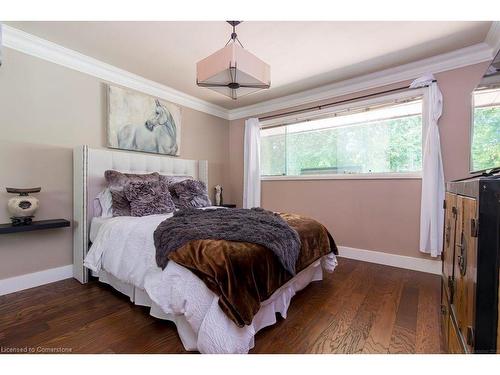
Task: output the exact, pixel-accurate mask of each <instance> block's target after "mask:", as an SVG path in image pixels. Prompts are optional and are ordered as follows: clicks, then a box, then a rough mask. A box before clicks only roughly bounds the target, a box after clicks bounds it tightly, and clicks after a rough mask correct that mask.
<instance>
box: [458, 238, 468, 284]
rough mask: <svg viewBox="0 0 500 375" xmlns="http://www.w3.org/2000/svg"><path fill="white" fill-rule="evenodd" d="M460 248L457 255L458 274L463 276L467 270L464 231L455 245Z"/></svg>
mask: <svg viewBox="0 0 500 375" xmlns="http://www.w3.org/2000/svg"><path fill="white" fill-rule="evenodd" d="M455 246H456V247H458V248H459V249H460V254H459V255H458V256H457V259H458V268H459V269H460V275H462V276H465V273H466V272H467V248H466V247H467V246H466V242H465V236H464V232H462V235H461V236H460V243H458V244H456V245H455Z"/></svg>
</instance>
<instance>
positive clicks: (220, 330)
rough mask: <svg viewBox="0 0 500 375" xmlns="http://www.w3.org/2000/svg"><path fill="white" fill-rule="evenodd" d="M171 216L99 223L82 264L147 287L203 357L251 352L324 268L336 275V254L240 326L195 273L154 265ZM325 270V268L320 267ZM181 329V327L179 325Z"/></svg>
mask: <svg viewBox="0 0 500 375" xmlns="http://www.w3.org/2000/svg"><path fill="white" fill-rule="evenodd" d="M170 216H172V214H168V215H151V216H144V217H129V216H124V217H114V218H110V219H108V220H105V221H104V222H102V223H100V226H99V229H98V231H97V234H96V235H95V239H94V242H93V244H92V246H91V248H90V250H89V252H88V254H87V256H86V258H85V261H84V265H85V266H86V267H88V268H89V269H91V270H93V271H95V272H99V271H100V270H101V269H102V270H104V271H106V272H107V273H110V274H111V275H113V276H114V277H116V278H117V279H119V280H120V281H122V282H125V283H128V284H131V285H133V286H135V287H136V288H140V289H144V290H145V291H146V292H147V294H148V296H149V297H150V298H151V300H152V301H153V302H154V303H156V304H157V305H158V306H159V307H160V308H161V309H162V310H163V311H164V312H165V313H166V314H171V315H184V317H185V319H186V320H187V322H188V323H189V325H190V327H191V329H192V331H193V332H194V334H195V336H196V337H197V339H196V341H197V343H196V347H186V349H187V350H199V351H200V352H201V353H248V351H249V350H250V349H251V348H252V347H253V344H254V335H255V334H256V332H257V331H258V330H260V329H261V328H263V327H265V326H268V325H271V324H274V323H275V322H276V317H275V313H276V312H279V313H280V314H281V315H282V316H283V317H286V311H287V310H288V306H289V303H290V299H291V298H292V297H293V295H294V294H295V293H296V292H297V291H298V290H300V289H302V288H304V287H305V286H307V285H308V284H309V283H310V282H311V281H314V280H321V279H322V268H324V269H325V270H327V271H330V272H331V271H333V269H334V268H335V266H336V264H337V261H336V258H335V256H334V255H333V254H329V255H327V256H325V257H323V258H322V259H321V260H318V261H317V262H315V263H314V264H313V265H311V266H310V267H308V268H307V269H306V270H303V271H302V272H300V273H299V274H297V275H296V276H295V277H294V278H293V279H292V280H290V281H289V282H288V283H287V284H285V285H284V286H282V287H281V288H280V289H279V290H278V291H276V292H275V293H274V294H273V296H271V298H270V299H268V300H267V301H264V302H263V303H262V306H261V309H260V310H259V312H258V313H257V315H256V316H255V317H254V320H253V322H252V324H251V325H249V326H245V327H243V328H239V327H237V326H236V325H235V324H234V322H232V321H231V320H230V319H229V318H228V317H227V316H226V315H225V314H224V313H223V312H222V310H221V309H220V307H219V305H218V297H217V296H216V295H215V294H214V293H213V292H212V291H210V290H209V289H208V288H207V287H206V285H205V284H204V283H203V282H202V281H201V280H200V279H199V278H198V277H197V276H196V275H194V274H193V273H192V272H191V271H189V270H188V269H186V268H184V267H182V266H180V265H178V264H176V263H175V262H172V261H170V262H169V263H168V264H167V267H166V268H165V269H164V270H163V271H162V270H161V268H159V267H158V266H157V265H156V260H155V247H154V241H153V232H154V230H155V229H156V227H157V226H158V224H160V223H161V222H162V221H163V220H165V219H166V218H168V217H170ZM322 266H323V267H322ZM179 328H180V327H179Z"/></svg>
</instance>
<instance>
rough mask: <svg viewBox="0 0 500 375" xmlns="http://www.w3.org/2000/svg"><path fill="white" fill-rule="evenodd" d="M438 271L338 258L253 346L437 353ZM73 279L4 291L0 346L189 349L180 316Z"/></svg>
mask: <svg viewBox="0 0 500 375" xmlns="http://www.w3.org/2000/svg"><path fill="white" fill-rule="evenodd" d="M439 282H440V281H439V276H436V275H430V274H425V273H420V272H415V271H409V270H403V269H399V268H393V267H387V266H382V265H377V264H372V263H365V262H359V261H354V260H350V259H344V258H342V259H339V266H338V268H337V269H336V271H335V272H334V273H333V274H327V275H326V277H325V280H323V281H321V282H313V283H312V284H310V285H309V286H308V287H307V288H306V289H305V290H303V291H301V292H299V293H298V294H297V295H296V296H295V297H294V298H293V299H292V303H291V306H290V308H289V310H288V317H287V319H286V320H284V319H281V318H279V319H278V322H277V323H276V324H275V325H274V326H271V327H267V328H265V329H263V330H262V331H260V332H259V333H258V334H257V336H256V338H255V344H256V345H255V348H254V349H253V350H252V351H251V353H440V351H441V344H440V343H441V340H440V333H439V331H440V330H439V307H440V289H439V288H440V286H439ZM148 311H149V310H148V308H145V307H140V306H135V305H133V304H132V303H130V302H129V300H128V298H127V297H125V296H123V295H121V294H120V293H118V292H116V291H114V290H113V289H112V288H111V287H109V286H107V285H104V284H101V283H99V282H96V281H93V282H90V283H89V284H86V285H82V284H80V283H78V282H77V281H76V280H74V279H68V280H63V281H60V282H56V283H53V284H48V285H44V286H41V287H38V288H33V289H29V290H26V291H22V292H18V293H13V294H10V295H6V296H1V297H0V349H1V352H3V353H6V352H7V351H8V350H12V349H9V348H21V349H23V348H27V349H23V350H31V351H35V352H40V351H45V352H47V351H51V350H52V349H51V348H62V349H58V350H61V351H63V352H70V351H71V352H72V353H185V351H184V349H183V347H182V344H181V342H180V340H179V337H178V336H177V331H176V328H175V325H174V324H173V323H171V322H168V321H161V320H159V319H155V318H153V317H151V316H150V315H149V314H148Z"/></svg>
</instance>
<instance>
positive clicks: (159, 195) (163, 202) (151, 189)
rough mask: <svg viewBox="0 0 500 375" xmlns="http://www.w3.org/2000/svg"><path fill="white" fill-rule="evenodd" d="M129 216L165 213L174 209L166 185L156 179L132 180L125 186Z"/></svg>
mask: <svg viewBox="0 0 500 375" xmlns="http://www.w3.org/2000/svg"><path fill="white" fill-rule="evenodd" d="M124 192H125V196H126V197H127V199H128V201H129V202H130V213H131V216H147V215H157V214H166V213H169V212H173V211H174V210H175V205H174V202H172V197H171V196H170V193H169V191H168V186H167V185H166V184H164V183H161V182H158V181H132V182H129V183H128V184H127V186H125V189H124Z"/></svg>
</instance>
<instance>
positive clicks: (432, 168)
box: [410, 74, 445, 257]
mask: <svg viewBox="0 0 500 375" xmlns="http://www.w3.org/2000/svg"><path fill="white" fill-rule="evenodd" d="M423 86H428V87H427V91H426V93H425V94H424V113H423V116H424V118H423V120H424V124H425V125H426V127H427V131H426V134H425V140H424V146H423V150H422V201H421V204H420V251H421V252H423V253H428V254H430V255H431V256H433V257H437V256H440V255H441V252H442V246H443V224H444V210H443V200H444V192H445V186H444V173H443V161H442V158H441V143H440V141H439V128H438V120H439V118H440V117H441V113H442V111H443V95H442V94H441V91H440V90H439V87H438V85H437V82H436V81H435V78H434V76H433V75H432V74H427V75H425V76H423V77H420V78H418V79H416V80H415V81H413V82H412V84H411V85H410V87H412V88H416V87H423Z"/></svg>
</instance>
